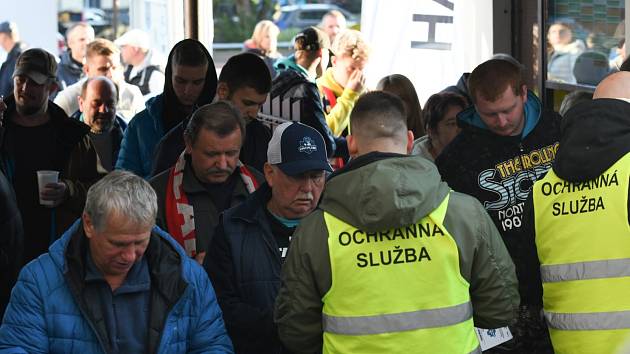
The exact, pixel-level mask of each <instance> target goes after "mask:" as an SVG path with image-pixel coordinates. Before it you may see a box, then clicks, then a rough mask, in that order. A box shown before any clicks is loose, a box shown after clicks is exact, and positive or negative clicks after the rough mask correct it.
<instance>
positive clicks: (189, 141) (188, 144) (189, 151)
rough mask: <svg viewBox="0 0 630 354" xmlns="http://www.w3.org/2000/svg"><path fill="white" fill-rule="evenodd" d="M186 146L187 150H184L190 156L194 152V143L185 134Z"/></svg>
mask: <svg viewBox="0 0 630 354" xmlns="http://www.w3.org/2000/svg"><path fill="white" fill-rule="evenodd" d="M184 144H186V148H185V149H184V150H185V151H186V153H187V154H190V153H191V152H192V148H193V143H192V141H191V139H190V138H189V137H188V136H187V135H186V134H184Z"/></svg>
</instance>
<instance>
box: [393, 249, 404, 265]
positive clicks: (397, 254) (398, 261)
mask: <svg viewBox="0 0 630 354" xmlns="http://www.w3.org/2000/svg"><path fill="white" fill-rule="evenodd" d="M402 252H403V251H402V250H401V249H400V246H396V247H395V249H394V254H395V255H396V258H394V264H401V263H405V262H404V261H403V260H402V259H400V258H401V257H400V256H402Z"/></svg>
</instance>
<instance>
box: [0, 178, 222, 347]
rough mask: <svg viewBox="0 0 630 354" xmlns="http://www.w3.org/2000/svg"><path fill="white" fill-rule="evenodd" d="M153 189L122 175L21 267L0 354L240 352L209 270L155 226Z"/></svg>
mask: <svg viewBox="0 0 630 354" xmlns="http://www.w3.org/2000/svg"><path fill="white" fill-rule="evenodd" d="M156 213H157V198H156V195H155V192H154V191H153V188H151V186H150V185H149V184H148V183H147V182H146V181H144V180H143V179H141V178H140V177H137V176H135V175H133V174H132V173H129V172H124V171H115V172H112V173H110V174H109V175H107V176H106V177H104V178H103V179H101V180H100V181H99V182H97V183H96V184H94V185H93V186H92V187H91V188H90V190H89V191H88V195H87V202H86V205H85V209H84V212H83V215H82V217H81V220H79V221H77V222H76V223H75V224H74V225H73V226H72V227H71V228H70V229H69V230H68V231H66V233H65V234H64V235H63V236H62V237H61V239H59V240H57V241H56V242H55V243H53V244H52V246H51V247H50V249H49V253H47V254H44V255H43V256H41V257H39V258H38V259H37V260H35V261H33V262H31V263H29V264H28V265H27V266H26V267H24V268H23V269H22V272H21V273H20V277H19V279H18V283H17V285H16V286H15V288H14V289H13V293H12V296H11V300H10V302H9V306H8V308H7V311H6V313H5V317H4V321H3V323H2V326H1V327H0V351H2V350H3V349H9V350H12V352H15V351H16V350H17V351H18V352H23V351H25V352H29V353H32V352H37V353H70V352H72V353H201V352H203V353H232V344H231V342H230V339H229V338H228V336H227V334H226V331H225V327H224V325H223V319H222V317H221V310H220V309H219V306H218V305H217V302H216V297H215V295H214V291H213V289H212V285H211V284H210V281H209V280H208V277H207V276H206V274H205V273H204V271H203V269H202V268H201V267H200V266H199V265H197V264H196V263H195V261H194V260H192V259H190V258H188V257H186V255H185V253H184V251H183V249H182V248H181V247H179V246H178V245H177V243H176V242H175V241H174V240H173V239H172V238H171V237H170V236H169V235H168V234H166V233H164V232H163V231H162V230H160V229H159V228H157V227H155V226H154V224H155V216H156Z"/></svg>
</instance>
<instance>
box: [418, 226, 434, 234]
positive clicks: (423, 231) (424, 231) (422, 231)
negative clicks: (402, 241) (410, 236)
mask: <svg viewBox="0 0 630 354" xmlns="http://www.w3.org/2000/svg"><path fill="white" fill-rule="evenodd" d="M418 228H419V229H420V237H422V235H423V234H424V236H429V235H431V229H430V226H429V224H428V223H426V224H424V225H421V224H418Z"/></svg>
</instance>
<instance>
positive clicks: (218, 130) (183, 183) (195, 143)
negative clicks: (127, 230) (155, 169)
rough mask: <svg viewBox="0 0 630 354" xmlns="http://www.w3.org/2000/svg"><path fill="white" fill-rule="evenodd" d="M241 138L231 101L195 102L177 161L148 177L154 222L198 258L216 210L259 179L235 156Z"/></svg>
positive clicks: (204, 248)
mask: <svg viewBox="0 0 630 354" xmlns="http://www.w3.org/2000/svg"><path fill="white" fill-rule="evenodd" d="M244 139H245V120H244V119H243V118H242V117H241V114H240V112H239V111H238V110H237V109H236V108H235V107H234V106H233V105H232V104H230V103H229V102H227V101H219V102H215V103H212V104H209V105H205V106H203V107H200V108H199V109H198V110H197V111H195V113H194V114H193V116H192V118H191V119H190V121H189V122H188V125H187V126H186V130H184V141H185V143H186V148H185V150H184V152H182V153H181V154H180V156H179V159H178V161H177V163H175V165H174V166H173V167H171V168H170V169H168V170H166V171H164V172H162V173H160V174H159V175H157V176H155V177H154V178H153V179H152V180H151V186H152V187H153V189H155V192H156V194H157V196H158V216H157V225H158V226H160V227H161V228H163V229H164V230H167V231H168V232H169V234H171V235H172V236H173V237H174V238H175V239H176V240H177V241H178V242H179V243H180V244H181V245H182V247H184V249H185V250H186V252H187V254H188V255H189V256H191V257H194V258H195V259H197V260H198V261H199V262H200V263H201V262H202V261H203V258H204V256H205V254H206V251H207V250H208V247H209V246H210V243H211V242H212V236H213V234H214V228H215V227H216V226H217V224H218V223H219V214H221V213H222V212H223V211H224V210H225V209H228V208H230V207H232V206H235V205H237V204H240V203H241V202H242V201H243V200H245V198H247V196H248V195H249V194H250V193H253V192H254V191H255V190H256V188H257V187H258V184H259V181H262V176H261V175H260V174H259V173H258V171H256V170H254V169H253V168H251V167H248V166H245V165H243V164H242V163H241V161H239V158H238V157H239V152H240V151H241V146H242V145H243V141H244ZM182 221H184V222H182Z"/></svg>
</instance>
